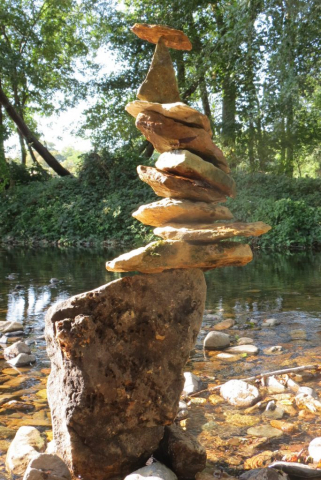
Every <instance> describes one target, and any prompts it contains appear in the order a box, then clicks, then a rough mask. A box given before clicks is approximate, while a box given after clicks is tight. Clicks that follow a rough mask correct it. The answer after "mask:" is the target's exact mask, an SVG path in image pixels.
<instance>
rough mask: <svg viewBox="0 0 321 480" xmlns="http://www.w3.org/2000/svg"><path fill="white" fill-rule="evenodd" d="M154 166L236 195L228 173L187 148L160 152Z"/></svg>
mask: <svg viewBox="0 0 321 480" xmlns="http://www.w3.org/2000/svg"><path fill="white" fill-rule="evenodd" d="M155 167H156V168H158V170H163V171H165V172H167V173H173V174H174V175H180V176H181V177H187V178H193V179H195V178H196V179H199V180H202V181H203V182H207V183H209V184H210V185H211V186H212V187H214V188H217V189H218V190H220V191H221V192H223V193H224V194H225V195H228V196H229V197H235V196H236V186H235V182H234V180H233V178H232V177H231V176H230V175H227V174H226V173H225V172H223V170H221V169H220V168H217V167H215V165H213V164H212V163H210V162H207V161H206V160H203V159H202V158H201V157H199V156H198V155H195V154H194V153H192V152H189V151H188V150H174V151H172V152H165V153H162V154H161V155H160V156H159V158H158V160H157V162H156V164H155Z"/></svg>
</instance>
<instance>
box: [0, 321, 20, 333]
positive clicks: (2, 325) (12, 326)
mask: <svg viewBox="0 0 321 480" xmlns="http://www.w3.org/2000/svg"><path fill="white" fill-rule="evenodd" d="M19 330H23V325H22V323H20V322H0V332H2V333H9V332H17V331H19Z"/></svg>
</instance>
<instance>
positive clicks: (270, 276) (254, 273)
mask: <svg viewBox="0 0 321 480" xmlns="http://www.w3.org/2000/svg"><path fill="white" fill-rule="evenodd" d="M117 254H119V252H114V251H111V250H105V251H104V250H94V249H90V250H88V249H66V250H61V249H56V248H48V249H40V250H37V249H28V248H24V249H20V248H11V249H10V248H2V249H0V321H3V320H11V321H13V320H15V321H19V322H22V323H23V324H24V337H23V338H24V339H27V338H28V339H29V340H32V341H34V343H32V345H31V348H32V350H33V353H34V354H35V355H36V357H37V362H36V364H35V365H33V366H31V367H28V368H27V367H24V368H19V369H14V368H10V365H9V364H7V363H6V362H5V360H4V359H3V357H2V354H1V357H0V369H1V370H0V371H1V373H0V389H1V391H0V413H1V418H0V479H2V478H3V479H8V478H9V477H8V476H7V474H6V472H5V466H4V461H5V455H6V451H7V448H8V446H9V444H10V441H11V439H12V437H13V436H14V434H15V432H16V430H17V429H18V428H19V427H20V426H22V425H33V426H36V427H37V428H39V429H40V430H41V431H43V432H44V433H45V434H46V435H47V437H48V439H49V440H50V439H51V435H52V434H51V427H50V413H49V409H48V405H47V400H46V390H45V389H46V378H47V375H48V373H49V369H50V364H49V361H48V358H47V356H46V350H45V340H44V336H43V335H44V315H45V312H46V310H47V309H48V308H49V306H51V305H52V304H53V303H55V302H58V301H61V300H64V299H66V298H68V297H69V296H71V295H74V294H77V293H81V292H84V291H88V290H91V289H93V288H96V287H98V286H100V285H103V284H105V283H108V282H109V281H111V280H114V279H116V278H120V277H121V276H122V275H123V274H113V273H110V272H107V271H106V270H105V269H104V263H105V261H106V260H109V259H111V258H113V257H114V256H116V255H117ZM205 276H206V281H207V286H208V293H207V305H206V314H207V315H205V317H204V322H203V325H202V329H201V332H200V334H199V337H198V340H197V344H196V347H195V349H194V350H193V352H192V353H191V358H190V361H189V362H188V365H187V369H188V370H190V371H192V372H194V373H195V374H197V375H199V376H200V377H201V378H202V380H203V382H204V387H206V386H207V385H208V384H215V383H217V384H219V383H221V382H224V381H226V380H229V379H232V378H245V377H248V376H251V375H255V374H258V373H261V372H266V371H271V370H275V369H279V368H289V367H296V366H302V365H307V364H311V363H321V360H320V359H321V349H320V343H321V254H320V253H315V254H313V253H306V252H303V253H294V254H289V255H285V254H272V253H271V254H266V253H264V254H263V253H259V254H255V256H254V260H253V261H252V262H251V263H250V264H249V265H247V266H245V267H238V268H237V267H234V268H231V267H230V268H223V269H217V270H213V271H210V272H207V273H206V274H205ZM52 278H56V279H57V280H58V282H57V283H50V279H52ZM271 317H273V318H275V319H277V320H278V322H279V325H278V326H276V327H272V328H263V327H261V324H262V321H263V320H264V319H266V318H271ZM227 318H232V319H233V320H234V321H235V322H236V325H235V327H234V328H233V329H232V330H229V331H228V333H229V334H231V337H232V339H235V340H236V339H237V338H239V337H242V336H247V337H251V338H252V339H253V340H254V344H255V345H256V346H257V347H258V348H259V354H258V355H255V356H247V355H243V356H239V357H237V359H235V358H234V359H230V360H227V359H221V360H220V359H218V358H217V353H218V352H204V351H203V349H202V342H203V339H204V337H205V335H206V334H207V333H208V331H209V330H210V329H211V328H212V326H213V323H217V322H218V321H220V320H224V319H227ZM16 340H17V338H14V337H13V338H11V339H10V343H11V342H13V341H16ZM10 343H9V344H10ZM275 345H281V346H282V347H283V350H282V352H281V353H279V352H278V353H275V354H272V355H271V354H268V353H267V349H268V348H269V347H271V346H275ZM6 346H8V344H7V345H2V347H3V348H5V347H6ZM318 382H319V380H318V379H316V378H312V379H310V380H309V379H307V380H306V383H305V385H312V386H313V387H314V388H315V389H316V392H317V393H318V390H321V383H320V385H319V383H318ZM202 397H203V398H207V397H208V395H199V396H198V397H196V399H195V398H194V399H193V400H192V403H191V404H190V406H189V413H190V416H189V418H188V419H187V420H185V421H184V422H183V423H182V426H184V428H186V429H187V430H188V431H191V432H192V433H194V434H195V435H197V436H198V438H199V440H200V441H201V443H203V444H204V446H206V448H207V452H208V458H209V463H210V464H213V465H218V464H219V465H221V466H223V467H226V468H230V469H231V468H232V469H233V468H235V469H242V465H243V462H244V460H245V459H246V458H247V457H250V456H251V455H253V454H254V453H257V451H258V450H257V449H256V450H255V448H254V447H255V446H256V443H257V444H259V441H260V440H259V439H258V440H255V441H254V440H253V438H252V437H248V436H247V433H246V432H247V429H248V427H249V426H251V425H253V424H255V423H257V422H258V421H259V420H260V422H261V423H262V422H263V423H264V422H265V421H263V420H262V418H260V419H259V420H258V419H257V418H256V419H255V415H254V416H253V418H254V419H253V421H252V423H251V419H250V421H247V422H246V421H245V420H244V418H247V417H244V418H243V421H242V420H240V418H238V417H237V415H238V414H239V413H240V412H237V411H235V410H233V409H232V408H231V407H227V406H224V405H222V404H221V403H218V404H216V405H214V404H212V403H211V402H210V401H208V400H206V401H205V400H200V398H202ZM12 400H15V401H16V402H15V403H13V404H8V402H9V401H12ZM216 401H219V400H217V399H216V400H215V398H214V401H213V402H214V403H216ZM320 418H321V417H320V416H319V415H317V416H313V415H312V417H311V415H310V416H309V415H308V414H307V415H305V416H301V417H300V416H299V415H298V416H297V417H295V416H294V417H293V418H292V419H290V420H291V421H292V422H294V423H295V424H296V427H297V430H296V434H293V435H291V436H289V435H285V436H284V437H281V439H280V438H278V439H277V440H273V442H274V444H273V445H272V446H271V445H269V447H268V449H270V450H271V449H273V448H274V449H282V448H283V449H284V448H288V449H292V450H291V451H295V449H296V447H297V448H299V447H300V446H303V447H304V446H305V445H306V444H307V442H309V441H310V440H311V439H312V438H314V437H316V436H319V435H320V433H319V434H318V431H320V427H321V421H320ZM287 421H288V419H287ZM265 423H266V422H265ZM251 445H253V449H252V450H251V448H250V447H251ZM272 447H273V448H272ZM261 450H264V448H263V447H262V448H261Z"/></svg>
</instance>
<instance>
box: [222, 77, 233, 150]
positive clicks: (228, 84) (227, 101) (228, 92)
mask: <svg viewBox="0 0 321 480" xmlns="http://www.w3.org/2000/svg"><path fill="white" fill-rule="evenodd" d="M222 93H223V104H222V138H223V144H224V145H225V146H232V147H234V146H235V137H236V132H235V116H236V86H235V83H234V81H233V79H232V78H231V75H230V73H229V72H226V73H225V76H224V79H223V92H222Z"/></svg>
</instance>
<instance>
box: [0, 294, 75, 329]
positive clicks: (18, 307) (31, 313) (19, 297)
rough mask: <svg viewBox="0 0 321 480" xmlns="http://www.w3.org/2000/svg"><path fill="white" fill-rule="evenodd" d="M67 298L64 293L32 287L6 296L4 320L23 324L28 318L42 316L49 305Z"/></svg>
mask: <svg viewBox="0 0 321 480" xmlns="http://www.w3.org/2000/svg"><path fill="white" fill-rule="evenodd" d="M67 297H68V295H67V294H66V293H58V292H54V291H53V289H51V288H50V287H42V288H35V287H33V286H31V287H29V288H26V289H25V290H22V291H20V292H19V293H16V292H15V293H11V294H9V295H8V305H7V315H6V320H7V321H10V322H21V323H23V322H25V321H27V320H28V318H30V317H38V316H42V315H43V314H44V312H45V311H46V310H47V309H48V308H49V306H50V305H52V304H53V303H55V302H57V301H61V300H64V299H66V298H67Z"/></svg>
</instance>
